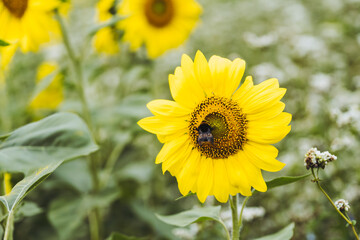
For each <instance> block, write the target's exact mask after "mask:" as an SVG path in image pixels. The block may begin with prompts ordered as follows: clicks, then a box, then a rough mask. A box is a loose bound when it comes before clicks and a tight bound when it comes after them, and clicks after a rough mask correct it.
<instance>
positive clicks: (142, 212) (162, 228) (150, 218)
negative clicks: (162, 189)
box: [131, 202, 178, 239]
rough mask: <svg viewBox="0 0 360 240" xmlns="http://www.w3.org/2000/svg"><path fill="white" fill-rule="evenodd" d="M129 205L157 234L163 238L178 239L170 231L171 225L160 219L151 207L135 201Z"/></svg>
mask: <svg viewBox="0 0 360 240" xmlns="http://www.w3.org/2000/svg"><path fill="white" fill-rule="evenodd" d="M131 207H132V210H133V211H134V212H135V213H136V214H137V215H138V217H139V218H140V219H142V220H143V221H144V222H146V223H148V224H149V225H150V226H151V227H152V228H153V229H154V230H155V232H156V233H157V234H159V235H160V236H162V237H163V238H165V239H178V238H177V237H176V236H174V234H173V233H172V231H171V230H172V229H173V227H172V226H169V225H168V224H165V223H164V222H162V221H160V220H159V219H158V218H157V216H155V214H154V213H153V212H152V211H151V209H149V208H147V207H146V206H143V205H141V204H139V203H136V202H135V203H132V204H131Z"/></svg>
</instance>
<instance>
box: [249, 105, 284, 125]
mask: <svg viewBox="0 0 360 240" xmlns="http://www.w3.org/2000/svg"><path fill="white" fill-rule="evenodd" d="M284 108H285V103H283V102H277V103H275V105H274V106H272V107H270V108H268V109H266V110H264V111H261V112H258V113H254V114H247V115H246V120H248V121H249V122H251V121H256V120H268V119H271V118H274V117H276V116H277V115H279V114H280V113H281V112H282V111H284Z"/></svg>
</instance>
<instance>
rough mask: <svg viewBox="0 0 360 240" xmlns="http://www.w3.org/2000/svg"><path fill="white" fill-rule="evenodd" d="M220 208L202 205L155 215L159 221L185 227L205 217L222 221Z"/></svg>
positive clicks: (205, 218)
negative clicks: (170, 213)
mask: <svg viewBox="0 0 360 240" xmlns="http://www.w3.org/2000/svg"><path fill="white" fill-rule="evenodd" d="M220 209H221V207H220V206H215V207H203V208H194V209H191V210H188V211H184V212H181V213H177V214H174V215H168V216H162V215H158V214H157V215H156V216H157V217H158V218H159V219H160V220H161V221H163V222H165V223H167V224H170V225H174V226H178V227H185V226H187V225H190V224H192V223H195V222H198V221H203V220H207V219H212V220H215V221H218V222H220V223H222V220H221V219H220Z"/></svg>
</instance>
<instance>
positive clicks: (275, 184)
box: [266, 173, 310, 189]
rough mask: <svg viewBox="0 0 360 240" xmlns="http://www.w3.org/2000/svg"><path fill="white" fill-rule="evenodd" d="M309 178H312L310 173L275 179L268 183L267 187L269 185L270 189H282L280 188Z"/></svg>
mask: <svg viewBox="0 0 360 240" xmlns="http://www.w3.org/2000/svg"><path fill="white" fill-rule="evenodd" d="M308 176H310V173H309V174H305V175H302V176H287V177H279V178H275V179H272V180H270V181H267V182H266V185H267V187H268V189H271V188H276V187H280V186H284V185H287V184H290V183H294V182H297V181H299V180H302V179H304V178H307V177H308Z"/></svg>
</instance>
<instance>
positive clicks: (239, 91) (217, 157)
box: [138, 51, 291, 202]
mask: <svg viewBox="0 0 360 240" xmlns="http://www.w3.org/2000/svg"><path fill="white" fill-rule="evenodd" d="M244 70H245V62H244V60H242V59H239V58H237V59H235V60H234V61H230V60H228V59H226V58H221V57H219V56H212V57H211V58H210V60H209V62H207V60H206V59H205V57H204V55H203V54H202V53H201V52H200V51H198V52H197V54H196V56H195V60H194V62H193V61H192V60H191V59H190V58H189V56H187V55H183V57H182V59H181V67H177V68H176V70H175V74H174V75H170V76H169V84H170V91H171V94H172V97H173V98H174V100H175V101H169V100H154V101H151V102H150V103H148V105H147V107H148V108H149V109H150V111H151V112H152V113H153V114H154V115H155V116H152V117H147V118H144V119H142V120H140V121H139V122H138V124H139V125H140V126H141V127H142V128H143V129H145V130H146V131H149V132H151V133H154V134H156V135H157V137H158V139H159V141H160V142H162V143H164V146H163V147H162V149H161V151H160V152H159V154H158V156H157V158H156V161H155V162H156V163H157V164H159V163H162V170H163V173H165V172H166V171H169V172H170V173H171V175H173V176H175V177H176V178H177V181H178V186H179V190H180V192H181V194H183V195H186V194H188V193H189V191H191V192H193V193H196V194H197V196H198V198H199V200H200V201H201V202H204V201H205V199H206V197H207V196H209V195H214V196H215V198H216V199H217V200H218V201H219V202H227V200H228V198H229V194H231V195H235V194H237V193H240V194H242V195H244V196H249V195H251V187H253V188H255V189H256V190H258V191H261V192H264V191H266V190H267V186H266V183H265V182H264V179H263V177H262V174H261V169H263V170H266V171H270V172H275V171H279V170H281V169H282V168H283V167H284V165H285V164H284V163H281V162H279V161H278V160H276V159H275V158H276V157H277V154H278V150H277V149H276V148H275V147H274V146H272V145H271V144H274V143H276V142H279V141H280V140H281V139H283V138H284V137H285V136H286V135H287V134H288V133H289V131H290V129H291V127H290V126H289V123H290V121H291V114H289V113H286V112H283V110H284V107H285V104H284V103H282V102H280V99H281V98H282V97H283V96H284V94H285V92H286V89H284V88H279V83H278V80H277V79H274V78H272V79H269V80H266V81H264V82H262V83H260V84H258V85H254V84H253V81H252V77H251V76H248V77H246V79H245V81H244V83H242V84H241V86H240V87H239V88H238V86H239V84H240V82H241V78H242V76H243V74H244Z"/></svg>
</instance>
